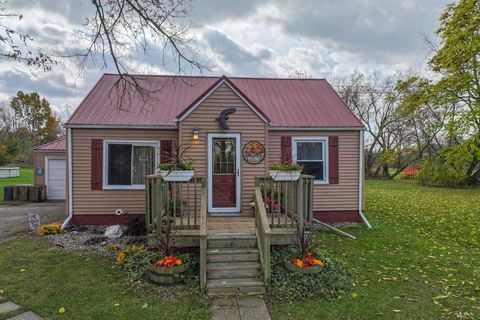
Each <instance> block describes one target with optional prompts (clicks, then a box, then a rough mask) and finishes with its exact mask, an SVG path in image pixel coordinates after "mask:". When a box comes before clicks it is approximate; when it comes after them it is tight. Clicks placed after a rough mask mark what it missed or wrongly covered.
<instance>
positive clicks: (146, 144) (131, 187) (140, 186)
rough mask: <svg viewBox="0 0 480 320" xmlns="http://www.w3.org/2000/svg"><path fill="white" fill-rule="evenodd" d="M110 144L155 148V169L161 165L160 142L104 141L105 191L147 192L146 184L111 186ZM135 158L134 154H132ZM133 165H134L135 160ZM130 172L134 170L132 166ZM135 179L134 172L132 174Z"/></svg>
mask: <svg viewBox="0 0 480 320" xmlns="http://www.w3.org/2000/svg"><path fill="white" fill-rule="evenodd" d="M109 144H130V145H132V151H133V146H140V147H142V146H144V147H154V148H155V167H156V166H157V165H158V164H159V163H160V142H159V141H137V140H104V141H103V189H104V190H145V185H144V184H131V185H109V184H108V145H109ZM132 158H133V152H132ZM131 164H132V165H133V159H132V162H131ZM130 170H133V166H131V168H130ZM132 177H133V172H132Z"/></svg>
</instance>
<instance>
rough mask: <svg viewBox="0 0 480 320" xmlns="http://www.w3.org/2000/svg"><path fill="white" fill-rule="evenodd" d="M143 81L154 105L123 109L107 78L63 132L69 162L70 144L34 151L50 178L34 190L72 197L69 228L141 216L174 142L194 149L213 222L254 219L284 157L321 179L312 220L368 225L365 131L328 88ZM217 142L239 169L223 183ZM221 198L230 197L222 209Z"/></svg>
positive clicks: (261, 81) (243, 81) (228, 80)
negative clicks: (230, 151)
mask: <svg viewBox="0 0 480 320" xmlns="http://www.w3.org/2000/svg"><path fill="white" fill-rule="evenodd" d="M137 79H138V81H139V82H140V83H141V84H142V87H144V88H147V89H148V90H151V93H150V95H151V97H149V99H150V101H145V100H144V99H143V98H142V97H141V96H140V95H138V94H135V93H133V94H131V95H128V96H127V97H123V99H124V101H122V105H120V104H119V99H120V98H121V97H120V96H119V93H118V92H116V91H114V90H112V89H111V87H112V85H113V83H114V82H115V81H116V80H118V76H117V75H114V74H105V75H103V76H102V77H101V79H100V80H99V81H98V83H97V84H96V85H95V86H94V87H93V89H92V90H91V91H90V92H89V94H88V95H87V96H86V97H85V99H84V100H83V101H82V102H81V104H80V105H79V106H78V108H77V109H76V110H75V112H74V113H73V115H72V116H71V117H70V119H69V120H68V122H67V123H66V125H65V127H66V128H67V133H68V135H67V138H68V152H65V149H66V148H65V147H66V146H65V144H66V140H65V139H60V140H58V141H54V142H52V143H50V144H47V145H44V146H40V147H38V148H35V150H34V151H35V167H36V168H44V170H43V171H42V170H40V171H38V170H37V172H36V173H37V174H36V184H46V185H47V190H49V191H48V197H49V198H51V199H61V198H63V197H65V195H64V192H66V190H68V192H67V193H66V194H67V197H66V200H67V204H68V205H67V206H68V209H67V210H68V214H69V216H70V217H71V220H70V222H71V223H74V224H112V223H115V222H116V221H117V218H116V216H115V210H116V209H121V210H122V211H123V212H124V213H128V214H126V215H123V216H121V217H120V219H121V220H122V221H123V222H126V221H128V220H129V219H130V218H131V216H134V215H140V216H142V215H144V213H145V191H144V189H145V178H144V176H145V175H146V174H150V173H153V171H154V170H155V166H156V165H157V164H158V163H159V162H162V156H163V154H164V153H165V150H166V148H169V147H170V145H171V143H172V142H175V143H177V144H181V145H188V146H190V149H189V150H188V157H189V158H190V159H192V161H193V163H194V166H195V170H196V173H195V174H196V175H198V176H204V177H207V184H208V211H209V212H210V213H231V214H232V215H240V216H251V215H252V210H251V208H250V203H251V201H252V198H253V193H254V179H255V177H256V176H263V175H268V166H269V164H270V163H271V162H275V161H279V160H280V158H281V157H282V156H287V155H288V156H291V157H293V159H294V160H296V161H298V162H300V163H302V164H304V165H305V168H306V171H307V173H308V174H311V175H314V176H315V184H314V192H313V193H314V200H313V215H314V217H315V218H317V219H319V220H321V221H324V222H344V221H353V222H355V221H356V222H361V221H362V215H361V210H362V206H363V201H362V199H363V175H362V166H363V163H362V161H361V159H362V156H361V153H362V144H363V129H364V126H363V124H362V123H361V122H360V121H359V120H358V119H357V118H356V117H355V116H354V114H353V113H352V112H351V111H350V110H349V108H348V107H347V106H346V105H345V103H344V102H343V101H342V100H341V99H340V97H339V96H338V95H337V93H336V92H335V91H334V89H333V88H332V87H331V86H330V84H329V83H328V82H327V81H326V80H324V79H268V78H239V77H225V76H223V77H182V78H179V77H174V76H138V77H137ZM231 107H234V108H235V112H234V113H232V114H230V115H229V116H228V121H227V122H228V129H223V128H221V127H220V125H219V122H218V121H217V120H216V119H217V118H218V116H219V114H220V113H221V112H222V111H223V110H224V109H226V108H231ZM194 129H195V130H198V134H196V136H195V138H197V139H194V134H193V133H192V132H193V131H194ZM250 141H256V142H259V143H261V144H262V145H263V146H264V148H265V150H266V152H265V155H264V159H263V160H262V161H261V162H260V163H258V164H251V163H248V162H247V161H246V160H245V158H244V157H243V156H242V148H243V147H244V146H245V145H246V144H247V143H248V142H250ZM212 142H221V143H223V144H222V148H226V147H233V148H235V149H236V153H235V154H234V155H233V158H232V159H229V160H231V161H232V162H233V163H231V164H223V165H225V166H227V168H226V169H225V168H224V169H225V170H226V171H225V172H222V173H219V174H217V171H218V170H217V169H215V170H217V171H215V170H214V169H212V166H213V165H215V164H214V163H213V162H212V159H211V158H212V157H211V155H212V152H222V151H221V150H220V151H218V150H212ZM229 143H230V144H232V145H231V146H229V145H228V144H229ZM300 150H305V153H303V152H299V151H300ZM65 153H67V158H68V165H67V169H68V170H67V172H72V174H71V175H68V177H67V183H66V184H64V182H63V180H62V179H60V178H59V177H57V176H58V174H57V173H58V172H63V171H65V168H64V167H65V164H66V163H65V160H64V159H65V156H66V155H65ZM302 157H305V158H302ZM228 165H231V166H230V167H228ZM232 170H234V171H235V172H234V171H232ZM218 172H220V171H218ZM225 173H228V174H230V178H229V179H227V178H226V174H225ZM220 177H223V180H222V181H220V180H219V179H220ZM214 181H215V182H214ZM219 181H220V182H219ZM63 185H65V186H66V187H65V189H64V188H62V187H61V186H63ZM69 187H70V188H69ZM224 192H230V193H232V192H233V193H234V196H232V197H230V200H228V199H227V201H226V202H225V201H224V203H222V201H220V198H221V196H222V195H223V194H224ZM229 201H231V203H230V202H229ZM219 203H220V204H219Z"/></svg>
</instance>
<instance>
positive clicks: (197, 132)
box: [192, 127, 200, 140]
mask: <svg viewBox="0 0 480 320" xmlns="http://www.w3.org/2000/svg"><path fill="white" fill-rule="evenodd" d="M192 134H193V140H198V135H199V134H200V129H198V128H197V127H195V128H193V130H192Z"/></svg>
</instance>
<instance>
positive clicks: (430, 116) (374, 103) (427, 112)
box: [334, 72, 447, 179]
mask: <svg viewBox="0 0 480 320" xmlns="http://www.w3.org/2000/svg"><path fill="white" fill-rule="evenodd" d="M402 79H403V76H401V75H398V76H397V77H381V76H378V75H372V76H368V77H367V76H365V75H363V74H361V73H359V72H355V73H353V74H352V75H350V76H349V77H346V78H339V79H335V81H334V85H335V86H336V87H337V90H338V92H339V94H340V95H341V96H342V98H343V99H344V101H345V103H347V105H348V106H349V107H350V108H351V110H352V111H353V112H354V113H355V114H356V115H357V116H358V117H359V118H360V119H361V120H362V121H363V122H364V123H365V125H366V128H367V132H368V134H369V135H368V137H367V139H366V143H365V170H366V176H367V177H369V178H371V177H383V178H390V179H391V178H393V177H395V176H397V175H398V174H400V173H401V172H402V171H403V170H404V169H405V168H406V167H407V166H409V165H411V164H412V163H415V162H416V161H419V159H421V158H422V157H423V156H424V154H425V153H426V152H428V151H432V150H433V149H435V147H434V146H435V145H436V144H437V145H438V144H441V133H442V129H443V123H444V122H443V121H444V120H445V116H446V115H447V111H446V110H443V112H441V111H439V109H438V108H433V107H432V106H430V105H428V104H425V105H424V106H423V107H422V108H416V109H409V108H408V103H405V101H404V99H405V96H407V94H409V93H411V92H412V91H414V90H418V87H416V84H415V83H413V82H410V83H407V82H401V80H402ZM399 83H400V84H402V85H399ZM392 169H393V170H392Z"/></svg>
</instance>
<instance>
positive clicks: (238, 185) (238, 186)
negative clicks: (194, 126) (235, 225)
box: [207, 133, 242, 213]
mask: <svg viewBox="0 0 480 320" xmlns="http://www.w3.org/2000/svg"><path fill="white" fill-rule="evenodd" d="M213 138H235V139H236V155H235V162H236V168H237V173H236V177H235V182H236V185H235V188H236V190H235V191H236V200H237V201H236V202H237V203H236V205H235V207H232V208H214V207H213V192H212V189H213V183H212V176H213V170H212V164H213V161H212V139H213ZM207 153H208V157H207V158H208V211H209V212H222V213H223V212H225V213H227V212H231V213H238V212H240V205H241V203H242V202H241V181H242V179H241V177H242V170H241V167H240V164H241V158H240V156H241V153H240V133H209V134H208V148H207Z"/></svg>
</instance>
